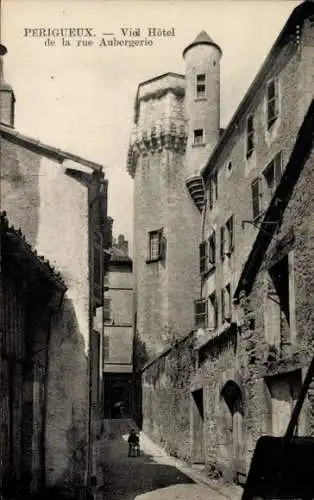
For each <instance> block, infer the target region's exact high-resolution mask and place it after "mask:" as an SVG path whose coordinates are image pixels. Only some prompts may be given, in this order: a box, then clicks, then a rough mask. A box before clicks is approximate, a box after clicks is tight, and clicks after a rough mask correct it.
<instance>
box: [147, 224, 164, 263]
mask: <svg viewBox="0 0 314 500" xmlns="http://www.w3.org/2000/svg"><path fill="white" fill-rule="evenodd" d="M164 254H165V238H164V236H163V230H162V229H158V230H157V231H151V232H150V233H149V250H148V262H154V261H157V260H160V259H162V258H163V257H164Z"/></svg>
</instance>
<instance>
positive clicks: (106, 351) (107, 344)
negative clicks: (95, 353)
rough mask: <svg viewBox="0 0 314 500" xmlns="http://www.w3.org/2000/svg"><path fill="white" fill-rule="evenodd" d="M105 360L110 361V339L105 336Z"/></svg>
mask: <svg viewBox="0 0 314 500" xmlns="http://www.w3.org/2000/svg"><path fill="white" fill-rule="evenodd" d="M103 356H104V360H105V361H108V359H109V337H108V335H104V353H103Z"/></svg>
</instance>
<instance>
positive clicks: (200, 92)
mask: <svg viewBox="0 0 314 500" xmlns="http://www.w3.org/2000/svg"><path fill="white" fill-rule="evenodd" d="M204 97H206V75H205V73H202V74H200V75H196V99H202V98H204Z"/></svg>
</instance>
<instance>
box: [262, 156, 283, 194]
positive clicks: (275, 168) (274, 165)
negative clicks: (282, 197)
mask: <svg viewBox="0 0 314 500" xmlns="http://www.w3.org/2000/svg"><path fill="white" fill-rule="evenodd" d="M281 170H282V155H281V152H280V153H279V154H277V155H276V156H275V158H274V159H273V160H272V161H271V162H270V163H269V165H267V168H266V169H265V171H264V178H265V181H266V185H267V190H268V195H269V196H268V198H269V201H270V199H271V197H272V195H273V194H274V191H275V189H276V187H277V186H278V184H279V182H280V179H281Z"/></svg>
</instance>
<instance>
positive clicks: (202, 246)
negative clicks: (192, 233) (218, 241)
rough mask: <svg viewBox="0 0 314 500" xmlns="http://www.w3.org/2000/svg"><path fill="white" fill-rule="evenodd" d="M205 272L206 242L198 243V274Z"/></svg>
mask: <svg viewBox="0 0 314 500" xmlns="http://www.w3.org/2000/svg"><path fill="white" fill-rule="evenodd" d="M207 270H208V264H207V241H202V243H200V273H201V274H205V273H206V272H207Z"/></svg>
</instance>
